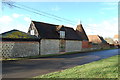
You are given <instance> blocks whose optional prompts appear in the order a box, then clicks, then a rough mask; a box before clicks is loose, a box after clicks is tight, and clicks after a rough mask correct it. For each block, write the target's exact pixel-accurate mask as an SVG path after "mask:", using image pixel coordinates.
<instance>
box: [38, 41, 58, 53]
mask: <svg viewBox="0 0 120 80" xmlns="http://www.w3.org/2000/svg"><path fill="white" fill-rule="evenodd" d="M56 53H59V40H56V39H42V40H41V44H40V54H41V55H46V54H56Z"/></svg>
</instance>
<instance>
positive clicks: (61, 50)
mask: <svg viewBox="0 0 120 80" xmlns="http://www.w3.org/2000/svg"><path fill="white" fill-rule="evenodd" d="M65 44H66V41H65V40H64V39H61V40H60V46H59V47H60V52H65Z"/></svg>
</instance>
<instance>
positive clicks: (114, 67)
mask: <svg viewBox="0 0 120 80" xmlns="http://www.w3.org/2000/svg"><path fill="white" fill-rule="evenodd" d="M118 57H120V55H117V56H113V57H110V58H107V59H102V60H99V61H95V62H92V63H88V64H85V65H81V66H76V67H73V68H70V69H66V70H62V71H58V72H53V73H48V74H45V75H40V76H37V77H34V78H33V79H32V80H34V79H36V78H118Z"/></svg>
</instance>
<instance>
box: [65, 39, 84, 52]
mask: <svg viewBox="0 0 120 80" xmlns="http://www.w3.org/2000/svg"><path fill="white" fill-rule="evenodd" d="M81 49H82V41H75V40H66V52H74V51H81Z"/></svg>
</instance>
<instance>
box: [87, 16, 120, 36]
mask: <svg viewBox="0 0 120 80" xmlns="http://www.w3.org/2000/svg"><path fill="white" fill-rule="evenodd" d="M85 30H86V33H87V34H96V35H97V34H98V35H101V36H103V37H113V36H114V35H115V34H117V33H118V18H111V19H109V20H104V21H102V22H100V23H98V24H88V26H87V27H86V28H85Z"/></svg>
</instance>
